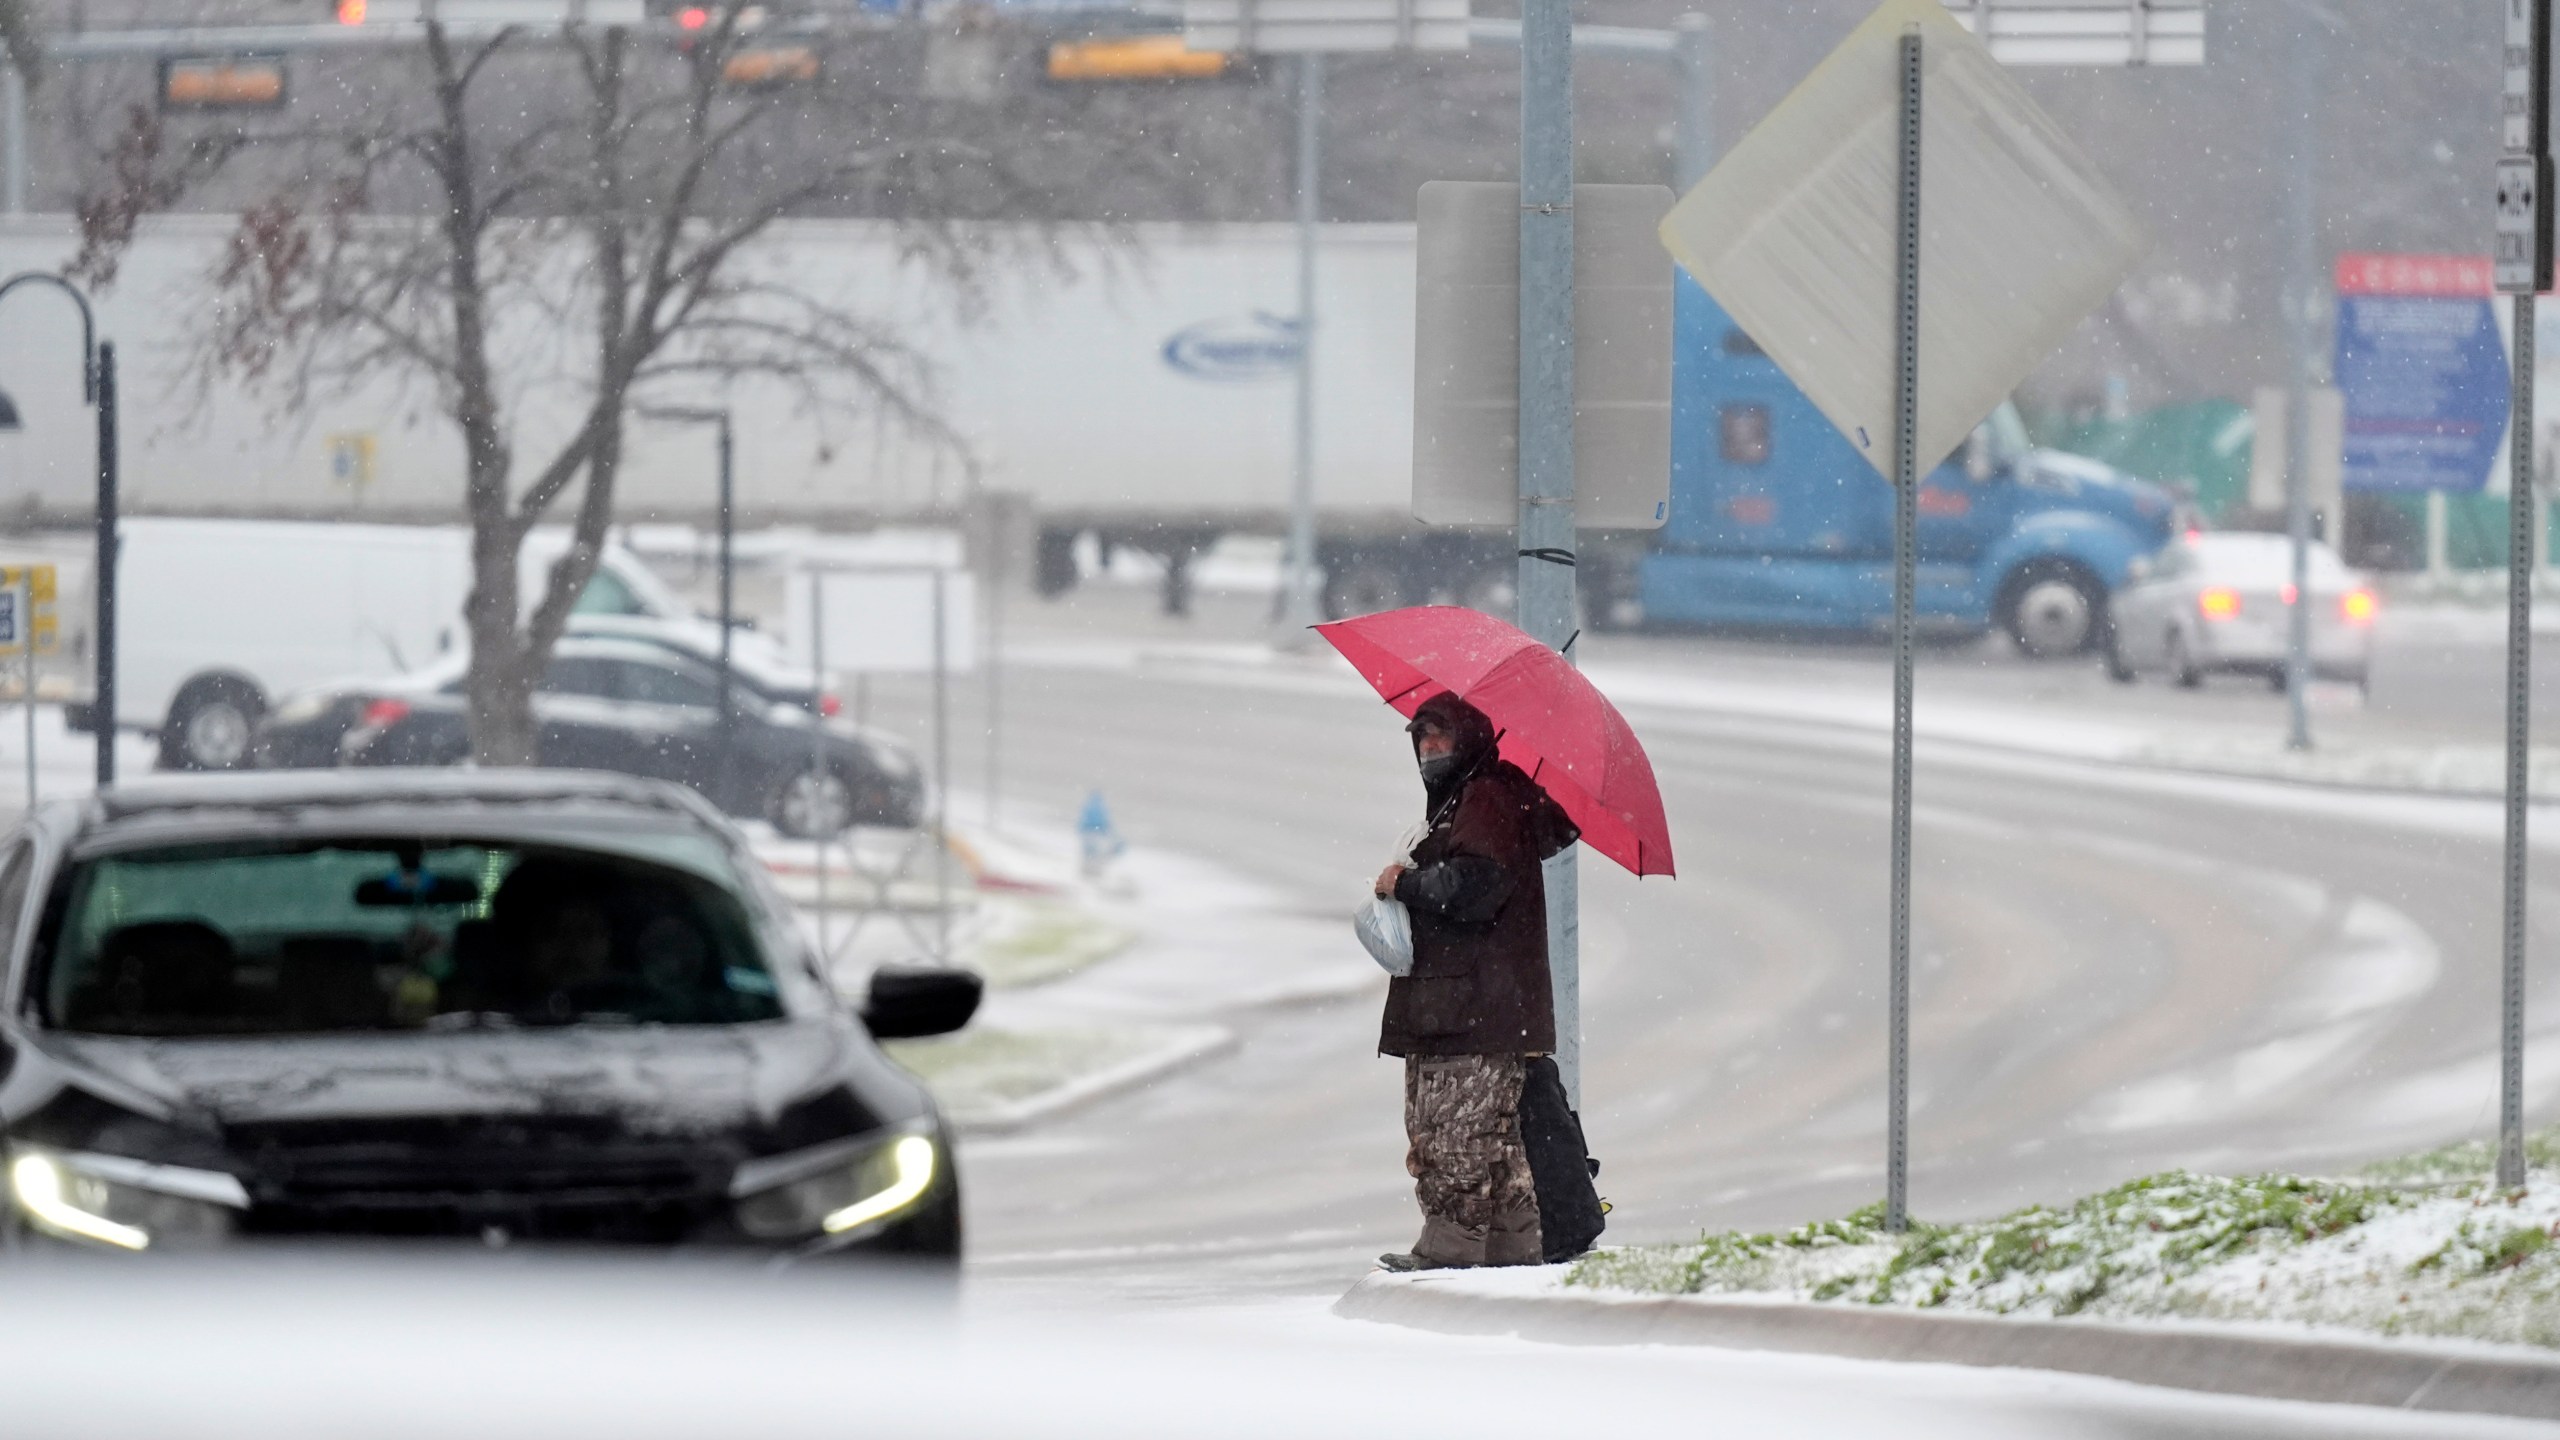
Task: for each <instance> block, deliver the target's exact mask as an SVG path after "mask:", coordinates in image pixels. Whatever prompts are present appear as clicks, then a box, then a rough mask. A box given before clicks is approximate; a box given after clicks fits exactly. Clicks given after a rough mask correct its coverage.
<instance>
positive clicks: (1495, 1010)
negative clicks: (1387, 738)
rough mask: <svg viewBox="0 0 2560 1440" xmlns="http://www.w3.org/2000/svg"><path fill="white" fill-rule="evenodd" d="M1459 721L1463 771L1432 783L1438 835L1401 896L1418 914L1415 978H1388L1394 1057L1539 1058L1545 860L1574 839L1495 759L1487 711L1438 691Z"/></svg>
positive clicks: (1418, 853) (1538, 794) (1425, 844)
mask: <svg viewBox="0 0 2560 1440" xmlns="http://www.w3.org/2000/svg"><path fill="white" fill-rule="evenodd" d="M1434 707H1448V708H1446V709H1444V710H1443V711H1442V712H1441V713H1444V714H1449V715H1451V716H1452V717H1453V718H1454V719H1455V720H1456V721H1457V722H1458V729H1459V749H1458V765H1457V767H1456V771H1457V773H1456V774H1455V775H1454V776H1453V777H1452V778H1451V779H1449V780H1448V781H1446V782H1445V783H1442V784H1437V785H1431V786H1429V787H1428V793H1427V796H1426V802H1427V804H1428V805H1429V810H1428V812H1427V813H1428V815H1429V818H1430V819H1431V821H1432V825H1431V832H1430V834H1429V835H1428V836H1426V837H1425V838H1424V839H1423V841H1422V843H1421V844H1419V845H1417V846H1416V847H1415V848H1414V852H1413V866H1412V868H1411V869H1409V870H1407V871H1406V872H1405V873H1404V875H1403V876H1402V878H1400V879H1398V880H1397V882H1396V898H1397V899H1398V900H1401V901H1403V902H1404V903H1405V907H1406V909H1407V910H1408V911H1410V912H1411V914H1412V916H1413V973H1412V974H1411V975H1407V976H1401V977H1398V978H1397V979H1395V980H1392V981H1390V982H1388V985H1387V1011H1386V1018H1385V1021H1384V1023H1383V1024H1382V1025H1381V1027H1380V1030H1379V1036H1378V1049H1379V1051H1380V1052H1381V1053H1383V1054H1388V1055H1536V1054H1544V1053H1548V1052H1552V1051H1553V1050H1554V1049H1555V1047H1556V1030H1555V994H1554V989H1553V984H1552V982H1551V980H1550V979H1549V977H1548V974H1547V892H1546V885H1545V883H1544V880H1543V877H1542V875H1541V873H1540V869H1539V862H1540V861H1541V860H1542V859H1544V858H1545V857H1546V856H1548V855H1552V854H1554V853H1556V852H1557V851H1559V850H1562V849H1563V848H1564V847H1565V846H1567V845H1570V844H1572V843H1573V842H1574V840H1575V839H1576V838H1577V832H1576V831H1575V829H1574V827H1573V822H1572V821H1570V820H1567V819H1566V818H1565V816H1564V813H1563V812H1562V811H1561V810H1558V809H1557V808H1556V805H1555V802H1554V801H1552V800H1550V799H1548V798H1547V796H1546V794H1545V792H1543V791H1541V790H1540V789H1538V787H1537V786H1536V785H1534V784H1532V783H1531V782H1530V780H1529V777H1528V776H1526V775H1523V774H1521V773H1520V770H1519V767H1517V766H1515V765H1513V764H1511V763H1510V762H1509V761H1506V760H1503V759H1500V758H1499V757H1497V756H1496V755H1495V754H1494V745H1495V741H1496V739H1497V738H1498V737H1497V736H1495V734H1494V733H1493V730H1492V727H1491V726H1490V725H1489V724H1487V723H1486V722H1485V720H1484V717H1483V716H1482V715H1481V714H1478V713H1477V712H1476V711H1475V710H1474V709H1472V708H1471V707H1467V706H1465V705H1464V704H1462V703H1461V702H1457V701H1454V700H1450V699H1448V698H1447V697H1445V696H1444V697H1440V698H1436V699H1434V700H1431V701H1428V702H1425V704H1424V706H1423V708H1422V711H1420V712H1418V713H1431V712H1432V710H1433V708H1434Z"/></svg>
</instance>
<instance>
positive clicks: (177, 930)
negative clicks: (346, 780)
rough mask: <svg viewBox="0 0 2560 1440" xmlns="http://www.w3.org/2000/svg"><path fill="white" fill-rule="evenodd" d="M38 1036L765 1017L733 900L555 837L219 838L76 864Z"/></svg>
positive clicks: (744, 926)
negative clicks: (543, 840) (45, 1031)
mask: <svg viewBox="0 0 2560 1440" xmlns="http://www.w3.org/2000/svg"><path fill="white" fill-rule="evenodd" d="M47 928H48V939H49V944H48V945H47V947H46V950H47V953H49V956H50V963H49V965H47V967H46V968H45V970H44V971H43V972H42V978H41V987H42V988H41V991H40V995H41V998H42V1002H43V1006H44V1018H45V1020H46V1022H47V1023H48V1024H50V1025H52V1026H54V1027H55V1028H57V1029H62V1030H69V1031H77V1032H83V1033H90V1034H108V1035H161V1036H187V1035H269V1034H310V1033H327V1032H344V1031H386V1030H435V1029H466V1028H475V1027H482V1026H499V1027H505V1026H558V1025H574V1024H581V1023H602V1024H657V1025H720V1024H731V1023H737V1022H743V1021H754V1020H771V1019H776V1018H779V1017H780V1016H781V1015H782V1013H783V1008H782V1002H781V998H780V996H779V993H778V987H777V985H776V983H775V978H774V975H773V972H772V971H771V970H770V969H769V968H768V967H767V966H766V964H765V961H764V959H763V956H762V953H761V950H760V947H759V946H758V945H757V943H756V940H755V938H754V937H755V932H754V929H753V927H752V926H751V924H750V923H749V920H748V917H747V914H746V911H745V910H744V908H743V907H742V906H741V905H740V904H739V902H738V900H737V899H736V897H734V896H732V895H731V894H729V893H728V892H727V891H725V890H724V889H722V888H721V887H720V886H718V885H716V884H714V883H712V882H711V881H709V880H706V879H704V878H702V877H700V876H696V875H692V874H687V873H685V872H683V871H680V870H676V869H672V868H669V867H666V866H662V865H654V864H650V863H648V862H646V861H641V860H634V859H629V858H624V857H619V856H605V855H598V854H596V853H594V852H591V851H583V850H574V849H568V848H565V847H555V846H543V845H530V844H515V843H500V842H485V843H484V842H470V841H461V840H453V841H442V840H440V841H436V842H433V843H431V844H427V845H421V844H419V843H417V842H414V841H411V842H403V841H399V840H377V839H370V838H364V839H344V840H322V841H257V842H245V843H244V842H226V843H216V844H193V845H184V846H171V847H167V848H161V849H151V850H137V851H126V852H122V853H116V854H109V855H104V856H100V857H97V858H94V859H91V860H88V861H86V862H84V863H82V864H80V865H78V866H77V867H76V868H75V869H74V870H73V871H72V873H71V875H70V876H69V877H68V879H67V880H66V881H65V883H64V885H63V887H62V888H61V889H60V890H59V891H57V892H56V898H55V903H54V905H53V906H52V907H51V909H50V910H49V912H48V921H47Z"/></svg>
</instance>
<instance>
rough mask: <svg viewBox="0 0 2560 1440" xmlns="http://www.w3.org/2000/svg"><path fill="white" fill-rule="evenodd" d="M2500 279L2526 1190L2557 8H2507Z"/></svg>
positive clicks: (2503, 1174) (2506, 988)
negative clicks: (2541, 394) (2532, 776)
mask: <svg viewBox="0 0 2560 1440" xmlns="http://www.w3.org/2000/svg"><path fill="white" fill-rule="evenodd" d="M2506 8H2507V44H2506V93H2505V96H2504V100H2503V105H2502V113H2503V117H2504V122H2505V123H2504V134H2503V138H2504V140H2505V142H2506V150H2507V153H2506V155H2505V156H2504V157H2503V158H2501V159H2500V160H2499V161H2498V195H2497V225H2498V231H2497V252H2496V266H2497V283H2498V288H2499V289H2500V290H2501V291H2504V292H2505V293H2507V294H2508V295H2510V296H2512V297H2513V298H2514V304H2515V343H2514V346H2513V349H2512V352H2511V356H2510V359H2509V362H2508V363H2509V366H2510V374H2509V377H2508V384H2509V389H2510V393H2509V397H2508V401H2507V412H2508V425H2507V429H2508V435H2509V440H2508V460H2509V469H2508V472H2507V825H2506V886H2505V892H2506V893H2505V897H2504V898H2505V914H2504V920H2505V924H2504V926H2503V927H2502V932H2501V945H2500V952H2501V953H2500V961H2501V964H2500V973H2501V984H2500V986H2499V990H2500V997H2499V998H2500V1017H2499V1019H2500V1023H2499V1030H2498V1184H2500V1185H2501V1186H2504V1187H2506V1188H2508V1189H2521V1188H2523V1185H2524V980H2525V974H2524V968H2525V780H2526V770H2525V764H2526V759H2527V756H2526V745H2527V742H2528V741H2529V739H2530V738H2531V737H2530V736H2529V734H2528V728H2529V726H2530V725H2531V723H2532V720H2533V695H2532V690H2531V685H2532V680H2533V560H2534V550H2535V546H2534V515H2533V370H2534V359H2533V341H2534V335H2533V321H2534V315H2533V310H2534V298H2535V297H2536V296H2537V295H2539V294H2540V293H2541V292H2542V291H2544V290H2548V289H2550V288H2551V205H2550V197H2549V190H2550V184H2551V0H2506Z"/></svg>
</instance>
